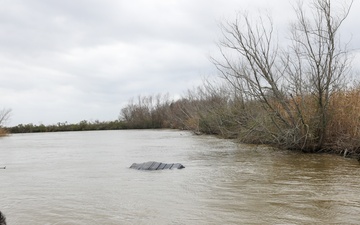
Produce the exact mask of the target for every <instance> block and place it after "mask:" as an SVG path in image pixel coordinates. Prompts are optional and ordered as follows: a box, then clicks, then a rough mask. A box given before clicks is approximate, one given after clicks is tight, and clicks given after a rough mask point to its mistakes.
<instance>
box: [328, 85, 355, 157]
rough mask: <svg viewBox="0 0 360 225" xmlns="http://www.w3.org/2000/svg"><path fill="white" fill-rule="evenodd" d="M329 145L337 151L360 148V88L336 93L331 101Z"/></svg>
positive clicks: (353, 150)
mask: <svg viewBox="0 0 360 225" xmlns="http://www.w3.org/2000/svg"><path fill="white" fill-rule="evenodd" d="M329 112H330V120H329V124H328V140H327V143H328V144H330V145H331V146H332V148H333V149H334V150H337V151H349V152H350V153H355V152H356V151H358V150H359V148H360V86H358V87H355V88H352V89H349V90H346V91H339V92H336V93H334V94H333V95H332V96H331V99H330V107H329Z"/></svg>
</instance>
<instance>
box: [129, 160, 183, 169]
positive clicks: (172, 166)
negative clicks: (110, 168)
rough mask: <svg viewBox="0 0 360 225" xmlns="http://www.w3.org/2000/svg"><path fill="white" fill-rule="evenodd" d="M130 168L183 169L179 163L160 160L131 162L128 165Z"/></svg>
mask: <svg viewBox="0 0 360 225" xmlns="http://www.w3.org/2000/svg"><path fill="white" fill-rule="evenodd" d="M130 168H131V169H136V170H164V169H183V168H185V166H183V165H182V164H180V163H161V162H154V161H149V162H144V163H133V164H132V165H131V166H130Z"/></svg>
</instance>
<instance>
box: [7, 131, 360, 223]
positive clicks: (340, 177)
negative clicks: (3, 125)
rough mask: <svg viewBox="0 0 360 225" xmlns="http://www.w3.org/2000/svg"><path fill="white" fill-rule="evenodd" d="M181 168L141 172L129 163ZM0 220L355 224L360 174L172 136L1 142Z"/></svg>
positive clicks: (320, 161) (40, 137)
mask: <svg viewBox="0 0 360 225" xmlns="http://www.w3.org/2000/svg"><path fill="white" fill-rule="evenodd" d="M146 161H160V162H169V163H170V162H179V163H182V164H183V165H184V166H185V167H186V168H185V169H182V170H162V171H138V170H133V169H129V168H128V167H129V166H130V165H131V164H132V163H133V162H146ZM1 166H6V169H5V170H3V169H1V170H0V210H1V211H2V212H3V213H4V214H5V215H6V217H7V222H8V224H10V225H13V224H15V225H23V224H24V225H25V224H37V225H43V224H49V225H50V224H51V225H60V224H61V225H63V224H84V225H85V224H86V225H88V224H110V225H111V224H187V225H188V224H194V225H195V224H196V225H198V224H359V221H360V220H359V219H360V194H359V193H360V166H359V163H358V162H357V161H356V160H351V159H345V158H342V157H339V156H334V155H312V154H299V153H296V152H290V151H281V150H278V149H273V148H270V147H267V146H256V145H243V144H236V143H234V142H232V141H230V140H223V139H218V138H216V137H212V136H195V135H192V134H191V133H189V132H185V131H175V130H126V131H91V132H64V133H42V134H16V135H12V136H10V137H6V138H1V139H0V167H1Z"/></svg>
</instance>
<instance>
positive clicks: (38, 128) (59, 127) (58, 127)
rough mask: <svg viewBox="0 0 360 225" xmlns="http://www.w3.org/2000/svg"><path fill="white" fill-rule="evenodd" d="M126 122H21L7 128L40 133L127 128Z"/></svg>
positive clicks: (11, 130)
mask: <svg viewBox="0 0 360 225" xmlns="http://www.w3.org/2000/svg"><path fill="white" fill-rule="evenodd" d="M126 128H127V127H126V124H125V123H124V122H122V121H118V120H115V121H109V122H100V121H97V120H96V121H94V122H89V121H86V120H83V121H81V122H79V123H76V124H69V123H67V122H64V123H57V124H52V125H44V124H40V125H35V124H32V123H30V124H19V125H17V126H14V127H8V128H6V130H7V131H8V132H10V133H39V132H61V131H87V130H119V129H126Z"/></svg>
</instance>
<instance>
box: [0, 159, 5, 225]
mask: <svg viewBox="0 0 360 225" xmlns="http://www.w3.org/2000/svg"><path fill="white" fill-rule="evenodd" d="M0 169H6V166H2V167H0ZM0 225H1V223H0Z"/></svg>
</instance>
